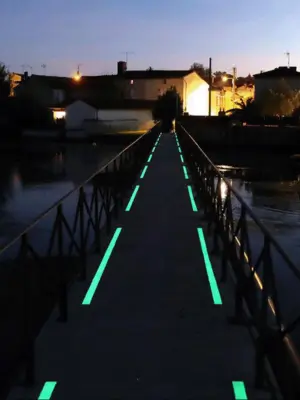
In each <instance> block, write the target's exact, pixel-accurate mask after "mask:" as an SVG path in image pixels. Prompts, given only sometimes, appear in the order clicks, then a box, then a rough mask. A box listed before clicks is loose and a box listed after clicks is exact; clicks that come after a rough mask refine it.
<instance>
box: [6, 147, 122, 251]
mask: <svg viewBox="0 0 300 400" xmlns="http://www.w3.org/2000/svg"><path fill="white" fill-rule="evenodd" d="M122 147H123V146H120V145H119V146H116V145H105V146H104V145H99V144H98V145H95V144H94V145H92V144H68V145H64V146H59V145H57V144H49V145H47V147H45V146H44V145H32V144H31V145H30V147H28V148H24V149H23V150H22V152H18V153H11V154H7V155H5V154H1V157H0V246H1V245H4V243H7V242H8V241H9V240H11V239H13V238H14V237H16V236H17V235H18V234H19V233H20V232H22V231H23V229H25V228H26V227H27V226H28V225H30V224H31V222H32V221H33V220H34V219H35V218H36V217H37V216H38V215H40V214H42V213H43V212H44V211H45V210H47V209H48V208H49V207H51V205H52V204H53V203H55V202H56V201H58V200H59V199H60V198H62V197H63V196H64V195H66V194H67V193H68V192H70V191H71V190H72V189H74V188H75V187H76V186H78V185H79V184H80V183H82V182H83V181H84V180H86V179H87V178H88V177H89V176H90V175H91V174H92V173H94V172H95V171H96V170H97V169H100V168H101V167H102V166H104V165H105V164H106V163H108V162H109V161H110V160H111V159H112V158H113V157H114V156H115V155H116V154H117V153H119V152H120V151H121V150H122Z"/></svg>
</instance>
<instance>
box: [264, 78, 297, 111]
mask: <svg viewBox="0 0 300 400" xmlns="http://www.w3.org/2000/svg"><path fill="white" fill-rule="evenodd" d="M260 107H261V112H262V114H263V115H268V116H291V115H292V114H293V113H294V110H296V109H298V108H299V107H300V93H299V91H297V90H292V89H291V88H290V87H289V85H288V84H287V83H286V81H285V80H284V79H282V80H281V81H280V82H279V84H278V85H277V87H275V88H274V89H269V90H266V91H265V93H264V94H263V96H262V99H261V101H260Z"/></svg>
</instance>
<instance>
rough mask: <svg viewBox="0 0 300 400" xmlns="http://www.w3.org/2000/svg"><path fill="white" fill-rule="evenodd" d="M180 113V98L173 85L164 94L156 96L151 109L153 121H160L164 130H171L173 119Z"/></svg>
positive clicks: (181, 111) (181, 107)
mask: <svg viewBox="0 0 300 400" xmlns="http://www.w3.org/2000/svg"><path fill="white" fill-rule="evenodd" d="M182 113H183V105H182V99H181V98H180V95H179V93H178V92H177V91H176V88H175V87H171V88H169V89H168V90H167V91H166V92H165V93H164V94H162V95H160V96H158V99H157V101H156V102H155V106H154V108H153V110H152V114H153V119H154V121H155V122H158V121H160V122H161V123H162V127H163V130H164V131H169V130H171V128H172V123H173V120H174V119H176V118H178V117H179V116H180V115H182Z"/></svg>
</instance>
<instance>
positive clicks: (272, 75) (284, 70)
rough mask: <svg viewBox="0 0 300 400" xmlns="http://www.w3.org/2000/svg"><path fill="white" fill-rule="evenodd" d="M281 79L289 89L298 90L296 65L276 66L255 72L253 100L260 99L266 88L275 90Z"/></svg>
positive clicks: (299, 77) (299, 86) (299, 78)
mask: <svg viewBox="0 0 300 400" xmlns="http://www.w3.org/2000/svg"><path fill="white" fill-rule="evenodd" d="M283 79H284V81H285V82H286V83H287V85H288V86H289V87H290V88H291V89H294V90H300V72H298V71H297V67H278V68H275V69H273V70H271V71H265V72H261V73H260V74H255V75H254V86H255V93H254V97H255V100H260V98H261V96H263V95H264V93H265V92H266V91H267V90H272V89H273V90H274V89H275V90H276V88H277V87H278V85H279V84H280V82H281V81H282V80H283Z"/></svg>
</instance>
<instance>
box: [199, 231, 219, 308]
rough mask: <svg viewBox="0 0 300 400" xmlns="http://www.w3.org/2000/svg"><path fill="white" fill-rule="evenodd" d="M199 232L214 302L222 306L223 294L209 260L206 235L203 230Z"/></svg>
mask: <svg viewBox="0 0 300 400" xmlns="http://www.w3.org/2000/svg"><path fill="white" fill-rule="evenodd" d="M197 231H198V236H199V241H200V245H201V250H202V254H203V258H204V264H205V268H206V273H207V278H208V282H209V286H210V290H211V294H212V298H213V302H214V304H217V305H221V304H222V299H221V294H220V291H219V287H218V284H217V280H216V277H215V274H214V270H213V268H212V265H211V262H210V258H209V254H208V251H207V246H206V242H205V238H204V234H203V229H202V228H197Z"/></svg>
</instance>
